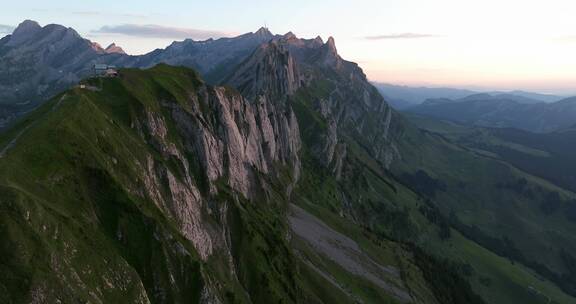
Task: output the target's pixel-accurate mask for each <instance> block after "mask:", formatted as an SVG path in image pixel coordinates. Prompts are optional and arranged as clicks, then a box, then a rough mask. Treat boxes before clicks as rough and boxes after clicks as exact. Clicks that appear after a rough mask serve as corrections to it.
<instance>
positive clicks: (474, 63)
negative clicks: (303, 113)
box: [0, 0, 576, 95]
mask: <svg viewBox="0 0 576 304" xmlns="http://www.w3.org/2000/svg"><path fill="white" fill-rule="evenodd" d="M340 2H342V1H330V2H328V1H318V2H315V3H307V2H305V1H301V0H298V1H294V2H292V3H291V4H290V6H289V7H283V6H282V5H281V4H278V3H269V2H265V1H256V0H253V1H242V2H241V1H227V2H226V3H192V2H185V1H173V2H172V3H171V5H165V4H162V5H160V4H154V3H140V2H136V1H123V2H122V3H117V2H114V1H111V0H102V1H99V2H98V3H84V2H82V3H77V2H74V1H69V0H60V1H52V2H50V3H45V2H41V1H27V2H26V3H20V2H18V3H11V4H8V5H5V7H4V10H2V12H0V17H1V18H2V21H0V36H4V35H5V34H9V33H10V32H11V30H12V29H13V28H14V27H15V26H17V24H19V23H20V22H22V21H23V20H25V19H31V20H35V21H38V22H39V23H40V24H42V25H46V24H49V23H57V24H62V25H64V26H68V27H72V28H74V29H76V30H77V31H78V32H79V33H80V34H81V35H82V36H83V37H85V38H87V39H90V40H92V41H94V42H97V43H99V44H101V45H102V46H104V47H106V46H107V45H108V44H110V43H112V42H115V43H116V44H117V45H119V46H121V47H122V48H124V49H125V50H126V51H127V52H128V53H130V54H143V53H147V52H150V51H152V50H154V49H156V48H164V47H166V46H168V45H169V44H170V43H171V42H172V41H175V40H183V39H185V38H191V39H195V40H204V39H208V38H219V37H225V36H236V35H239V34H243V33H246V32H253V31H256V30H257V29H258V28H260V27H262V26H266V27H268V28H269V29H270V31H272V32H273V33H274V34H284V33H286V32H288V31H292V32H294V33H295V34H296V35H297V36H299V37H303V38H314V37H316V36H318V35H319V36H321V37H322V38H323V39H324V40H326V39H327V38H328V37H329V36H333V37H334V38H335V40H336V45H337V47H338V51H339V53H340V54H341V56H342V57H343V58H345V59H347V60H350V61H354V62H357V63H358V64H359V65H360V66H361V67H362V68H363V69H364V71H365V73H366V74H367V76H368V78H369V79H370V80H371V81H375V82H384V83H392V84H397V85H407V86H426V87H451V88H465V89H473V90H482V91H489V90H506V91H510V90H526V91H532V92H539V93H548V94H557V95H572V94H576V88H575V87H574V80H575V79H576V56H573V54H574V53H576V20H575V19H574V18H572V17H571V12H573V11H574V9H576V3H572V2H571V1H565V0H552V1H547V2H543V1H542V2H537V3H526V2H523V1H517V0H513V1H507V2H506V3H502V2H499V1H495V0H489V1H484V2H483V3H463V1H455V0H441V1H436V2H434V3H429V2H427V1H419V0H409V1H403V2H401V3H396V2H394V1H360V2H359V3H358V5H354V6H353V7H349V6H346V5H339V4H340ZM447 7H448V8H450V9H446V8H447ZM247 8H250V9H249V10H248V9H247ZM415 8H417V9H415ZM127 11H129V12H130V13H129V14H127V13H125V12H127ZM120 12H122V13H120Z"/></svg>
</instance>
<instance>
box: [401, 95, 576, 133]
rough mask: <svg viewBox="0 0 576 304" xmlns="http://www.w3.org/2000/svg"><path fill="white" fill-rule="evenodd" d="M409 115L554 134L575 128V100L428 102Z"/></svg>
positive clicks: (501, 98)
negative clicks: (550, 101)
mask: <svg viewBox="0 0 576 304" xmlns="http://www.w3.org/2000/svg"><path fill="white" fill-rule="evenodd" d="M406 111H409V112H412V113H418V114H422V115H429V116H433V117H436V118H440V119H447V120H451V121H455V122H460V123H465V124H470V125H478V126H484V127H498V128H516V129H521V130H527V131H531V132H538V133H543V132H552V131H558V130H562V129H565V128H569V127H571V126H573V125H574V123H575V118H576V98H575V97H571V98H565V99H562V100H559V101H556V102H552V103H544V102H532V100H529V99H528V100H527V99H526V98H524V97H519V96H516V95H504V94H499V95H490V94H475V95H470V96H467V97H464V98H460V99H456V100H453V99H429V100H426V101H425V102H424V103H422V104H420V105H417V106H414V107H412V108H409V109H407V110H406Z"/></svg>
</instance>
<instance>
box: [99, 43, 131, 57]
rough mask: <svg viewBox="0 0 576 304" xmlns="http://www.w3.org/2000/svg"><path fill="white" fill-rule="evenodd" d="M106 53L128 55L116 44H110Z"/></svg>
mask: <svg viewBox="0 0 576 304" xmlns="http://www.w3.org/2000/svg"><path fill="white" fill-rule="evenodd" d="M104 52H106V53H107V54H123V55H126V52H124V50H123V49H122V48H121V47H119V46H117V45H116V44H115V43H112V44H110V45H109V46H108V47H107V48H106V49H105V50H104Z"/></svg>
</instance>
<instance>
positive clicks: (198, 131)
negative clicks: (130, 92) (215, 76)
mask: <svg viewBox="0 0 576 304" xmlns="http://www.w3.org/2000/svg"><path fill="white" fill-rule="evenodd" d="M126 77H130V76H129V75H128V76H126ZM158 102H159V105H160V107H161V108H162V109H163V110H162V111H161V112H160V113H164V114H163V115H162V114H160V113H159V112H158V111H154V110H146V109H144V110H143V111H144V113H142V119H139V120H136V121H134V126H133V127H134V128H135V129H137V130H138V132H139V133H140V134H141V135H140V136H141V137H142V139H144V140H146V141H147V142H148V143H149V144H150V145H151V146H153V147H155V149H156V150H158V152H159V154H160V155H161V156H162V158H163V159H165V160H167V161H168V160H173V161H175V162H176V163H177V164H179V165H180V166H181V170H178V172H174V169H172V168H167V167H166V166H165V165H164V163H163V162H159V161H157V160H155V159H154V158H152V157H148V158H147V159H146V162H145V163H143V164H141V167H142V170H143V173H144V174H143V175H142V176H143V181H144V185H145V187H144V189H145V193H144V195H145V196H147V197H149V198H150V199H151V200H152V201H154V203H155V204H156V205H157V206H158V207H159V208H160V209H161V210H163V211H164V212H165V213H166V214H167V215H169V216H170V217H171V218H172V219H174V220H175V222H177V223H178V225H179V229H180V231H181V233H182V234H183V235H184V236H185V237H186V238H187V239H188V240H190V241H191V242H192V243H193V244H194V246H195V248H196V250H197V251H198V253H199V254H200V256H201V257H202V259H204V260H206V259H208V258H209V256H210V255H211V254H212V253H213V252H214V251H215V250H217V251H218V252H220V253H222V252H228V249H227V248H224V247H225V246H226V242H225V239H223V238H222V237H221V235H222V232H223V230H224V229H225V227H217V226H214V225H210V224H207V223H206V216H204V215H205V214H210V213H212V212H213V210H210V208H209V207H208V206H207V204H208V202H209V201H210V198H211V197H212V196H215V195H218V191H219V188H220V187H221V185H220V184H219V183H224V184H226V185H227V186H229V187H230V188H231V189H233V190H234V191H236V192H238V193H240V194H242V195H243V196H244V197H245V198H246V199H249V200H252V199H255V198H256V195H257V194H258V193H259V192H260V191H261V190H262V188H263V184H265V183H266V181H264V180H262V179H261V178H260V176H262V175H263V176H271V177H272V178H276V175H278V174H279V168H281V167H286V168H288V170H289V173H290V175H291V177H292V179H293V181H292V183H295V182H296V181H297V179H298V176H299V170H300V160H299V150H300V145H301V143H300V136H299V128H298V123H297V120H296V117H295V115H294V112H293V111H292V109H291V108H290V107H289V106H288V105H287V104H285V103H283V102H275V101H274V100H271V99H269V98H265V97H261V98H259V99H257V100H255V101H253V102H249V101H247V100H246V99H244V98H243V97H242V96H241V95H240V94H238V93H237V92H235V91H234V90H231V89H226V88H223V87H210V86H207V85H205V84H201V85H200V86H199V87H198V88H196V89H194V90H192V89H191V88H190V92H189V93H188V94H187V100H186V101H185V102H183V103H182V102H176V101H175V100H173V99H171V98H168V97H167V98H165V99H161V100H159V101H158ZM169 124H171V126H169ZM193 167H198V169H197V170H196V172H194V170H192V168H193ZM166 184H167V187H166V186H165V185H166ZM264 188H265V187H264Z"/></svg>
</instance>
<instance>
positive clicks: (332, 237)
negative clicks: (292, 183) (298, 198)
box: [289, 205, 412, 302]
mask: <svg viewBox="0 0 576 304" xmlns="http://www.w3.org/2000/svg"><path fill="white" fill-rule="evenodd" d="M290 209H291V212H290V216H289V221H290V227H291V228H292V231H294V233H295V234H296V235H297V236H298V237H300V238H302V239H304V240H305V241H306V242H307V243H308V244H309V245H310V246H311V247H312V248H313V249H314V250H315V251H317V252H318V253H320V254H322V255H323V256H326V257H327V258H329V259H330V260H332V261H333V262H335V263H336V264H338V265H340V266H341V267H342V268H344V269H345V270H346V271H348V272H350V273H352V274H354V275H357V276H361V277H363V278H365V279H367V280H369V281H370V282H372V283H373V284H375V285H376V286H378V287H380V288H382V289H383V290H386V291H387V292H388V293H390V294H391V295H392V296H394V297H395V298H397V299H398V300H399V301H401V302H411V301H412V297H411V296H410V294H409V293H408V292H407V291H406V290H405V289H404V288H402V287H399V286H396V285H395V284H393V283H391V282H389V280H390V281H399V279H400V278H399V273H398V270H397V269H395V268H393V267H386V266H382V265H380V264H378V263H377V262H376V261H374V260H373V259H372V258H370V257H369V256H368V255H367V254H366V253H365V252H363V251H362V249H361V248H360V247H359V246H358V244H357V243H356V242H355V241H354V240H352V239H350V238H349V237H347V236H345V235H343V234H341V233H339V232H337V231H335V230H334V229H332V228H330V227H328V226H327V225H326V224H324V223H323V222H322V221H321V220H319V219H318V218H316V217H314V216H313V215H311V214H309V213H308V212H306V211H305V210H304V209H302V208H300V207H298V206H295V205H291V208H290ZM316 270H317V269H316ZM386 278H388V279H389V280H387V279H386Z"/></svg>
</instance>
